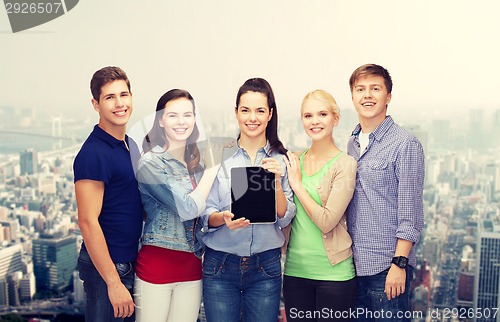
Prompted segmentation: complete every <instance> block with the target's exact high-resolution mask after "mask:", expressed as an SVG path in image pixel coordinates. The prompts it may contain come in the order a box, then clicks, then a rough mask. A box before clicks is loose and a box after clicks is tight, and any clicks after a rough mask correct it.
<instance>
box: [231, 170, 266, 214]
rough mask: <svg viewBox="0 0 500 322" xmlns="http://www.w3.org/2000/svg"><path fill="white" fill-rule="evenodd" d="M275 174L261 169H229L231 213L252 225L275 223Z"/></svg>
mask: <svg viewBox="0 0 500 322" xmlns="http://www.w3.org/2000/svg"><path fill="white" fill-rule="evenodd" d="M274 180H275V174H274V173H272V172H269V171H267V170H266V169H264V168H262V167H236V168H231V212H232V213H233V214H234V219H238V218H241V217H245V218H246V219H248V220H250V223H252V224H263V223H274V222H276V184H275V182H274Z"/></svg>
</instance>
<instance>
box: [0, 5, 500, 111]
mask: <svg viewBox="0 0 500 322" xmlns="http://www.w3.org/2000/svg"><path fill="white" fill-rule="evenodd" d="M498 17H500V1H497V0H485V1H483V0H479V1H470V0H466V1H461V0H458V1H456V0H453V1H452V0H441V1H430V0H427V1H402V0H383V1H371V0H358V1H348V0H345V1H335V0H321V1H290V0H288V1H268V0H258V1H229V0H228V1H222V0H208V1H206V0H205V1H201V0H200V1H180V0H179V1H176V0H170V1H131V0H106V1H98V0H82V1H80V2H79V3H78V5H77V6H76V7H75V8H74V9H73V10H71V11H70V12H68V13H67V14H65V15H64V16H62V17H59V18H57V19H55V20H53V21H51V22H48V23H46V24H44V25H41V26H38V27H35V28H32V29H30V30H27V31H24V32H19V33H16V34H13V33H12V32H11V29H10V25H9V22H8V18H7V14H6V12H5V10H0V58H1V59H0V84H1V87H0V88H1V95H0V106H2V105H7V106H14V107H36V109H37V114H38V115H40V113H43V114H51V113H53V114H57V113H64V114H67V113H68V112H72V113H74V114H73V115H74V116H78V117H81V116H90V117H95V118H96V119H97V116H96V115H95V112H93V110H92V107H91V104H90V98H91V95H90V90H89V81H90V78H91V76H92V74H93V72H94V71H95V70H97V69H99V68H101V67H103V66H108V65H116V66H120V67H122V68H123V69H124V70H125V71H126V72H127V73H128V75H129V78H130V80H131V83H132V92H133V95H134V108H135V112H134V113H135V114H136V117H137V115H146V114H149V113H151V112H152V111H153V110H154V108H155V104H156V101H157V99H158V98H159V97H160V96H161V95H162V94H163V93H164V92H165V91H167V90H168V89H171V88H174V87H176V88H185V89H187V90H189V91H190V92H191V93H192V94H193V96H194V97H195V99H196V101H197V104H198V107H199V108H200V110H201V111H202V114H207V113H210V112H211V111H212V110H214V111H222V110H225V109H230V108H231V107H233V106H234V100H235V96H236V92H237V89H238V87H239V86H240V85H241V84H242V83H243V82H244V81H245V80H246V79H248V78H250V77H257V76H258V77H264V78H266V79H267V80H268V81H269V82H270V83H271V85H272V87H273V89H274V91H275V94H276V97H277V104H278V110H279V112H280V114H281V113H298V109H299V105H300V102H301V100H302V98H303V96H304V95H305V94H306V93H307V92H308V91H310V90H313V89H317V88H322V89H325V90H328V91H329V92H331V93H332V94H333V95H334V97H335V98H337V101H338V103H339V105H340V107H341V109H353V107H352V103H351V100H350V92H349V87H348V78H349V76H350V74H351V73H352V71H353V70H354V69H355V68H357V67H358V66H360V65H362V64H365V63H377V64H381V65H383V66H384V67H386V68H387V69H388V70H389V72H390V73H391V75H392V77H393V81H394V88H393V99H392V102H391V106H390V107H391V108H393V109H394V110H396V109H404V110H407V111H414V113H415V114H416V115H419V116H422V115H429V116H439V115H442V114H443V113H445V112H446V113H447V114H449V113H450V112H451V113H454V112H457V111H461V112H463V111H467V110H468V109H471V108H481V109H485V110H487V111H488V113H491V112H492V111H493V110H495V109H499V108H500V100H498V98H497V96H498V94H499V93H500V82H499V81H498V78H499V75H500V43H499V39H500V35H499V33H500V19H499V18H498Z"/></svg>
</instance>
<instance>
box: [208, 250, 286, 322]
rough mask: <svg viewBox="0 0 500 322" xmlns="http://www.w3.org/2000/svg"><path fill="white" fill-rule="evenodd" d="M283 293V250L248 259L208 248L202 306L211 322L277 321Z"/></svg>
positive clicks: (270, 251) (260, 254)
mask: <svg viewBox="0 0 500 322" xmlns="http://www.w3.org/2000/svg"><path fill="white" fill-rule="evenodd" d="M280 293H281V251H280V249H272V250H268V251H265V252H262V253H258V254H255V255H252V256H249V257H240V256H236V255H233V254H228V253H224V252H219V251H215V250H213V249H210V248H207V249H206V252H205V257H204V261H203V303H204V307H205V314H206V318H207V321H208V322H237V321H244V322H276V321H277V320H278V315H279V307H280Z"/></svg>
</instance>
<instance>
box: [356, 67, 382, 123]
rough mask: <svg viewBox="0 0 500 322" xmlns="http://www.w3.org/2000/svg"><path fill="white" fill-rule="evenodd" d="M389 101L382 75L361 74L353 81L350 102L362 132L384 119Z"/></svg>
mask: <svg viewBox="0 0 500 322" xmlns="http://www.w3.org/2000/svg"><path fill="white" fill-rule="evenodd" d="M390 101H391V93H388V92H387V88H386V86H385V83H384V78H383V77H382V76H373V75H368V76H361V77H359V78H358V79H357V80H356V81H355V83H354V86H353V89H352V102H353V104H354V107H355V108H356V111H357V112H358V117H359V121H360V123H361V127H362V128H363V132H371V131H372V130H374V129H375V128H376V127H377V126H378V125H380V123H382V122H383V121H384V119H385V117H386V112H387V105H388V104H389V102H390ZM366 129H368V131H366Z"/></svg>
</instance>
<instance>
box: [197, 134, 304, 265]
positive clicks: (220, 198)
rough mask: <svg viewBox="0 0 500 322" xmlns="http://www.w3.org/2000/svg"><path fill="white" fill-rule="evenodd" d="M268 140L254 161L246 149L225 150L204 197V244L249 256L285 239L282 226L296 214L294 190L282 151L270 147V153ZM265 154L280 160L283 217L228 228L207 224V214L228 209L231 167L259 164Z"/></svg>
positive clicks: (277, 246) (273, 246) (279, 245)
mask: <svg viewBox="0 0 500 322" xmlns="http://www.w3.org/2000/svg"><path fill="white" fill-rule="evenodd" d="M269 148H270V145H269V142H267V144H266V146H264V147H263V148H260V149H259V150H258V151H257V156H256V157H255V163H254V164H251V159H250V156H249V155H248V153H247V152H246V151H245V149H243V148H241V147H238V145H237V143H236V142H235V144H234V145H233V147H232V148H229V149H226V150H224V158H223V160H224V161H223V162H222V165H221V167H220V169H219V172H218V173H217V177H216V178H215V181H214V184H213V186H212V189H211V191H210V194H209V196H208V199H207V207H206V209H205V216H204V217H203V223H204V228H203V230H204V231H205V233H204V234H203V237H202V239H203V242H204V244H205V245H206V246H207V247H210V248H212V249H214V250H217V251H221V252H226V253H230V254H234V255H238V256H251V255H253V254H257V253H261V252H264V251H266V250H270V249H275V248H280V247H281V246H283V244H284V242H285V237H284V235H283V233H282V232H281V228H282V227H285V226H287V225H288V224H289V223H290V221H291V220H292V218H293V217H294V216H295V204H294V203H293V192H292V189H291V187H290V185H289V183H288V175H287V172H286V165H285V162H284V160H283V158H284V155H283V154H280V153H278V152H277V151H273V152H271V153H269ZM264 158H274V159H276V160H278V162H279V163H280V164H281V168H282V175H281V186H282V188H283V192H284V193H285V197H286V200H287V202H286V204H287V207H286V208H287V209H286V213H285V216H283V218H278V220H277V221H276V223H274V224H251V225H249V226H248V227H245V228H241V229H236V230H230V229H228V228H227V226H226V225H222V226H219V227H216V228H208V218H209V216H210V215H211V214H212V213H214V212H216V211H224V210H229V209H230V205H231V177H230V176H231V168H234V167H242V166H258V165H261V164H262V160H263V159H264Z"/></svg>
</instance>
